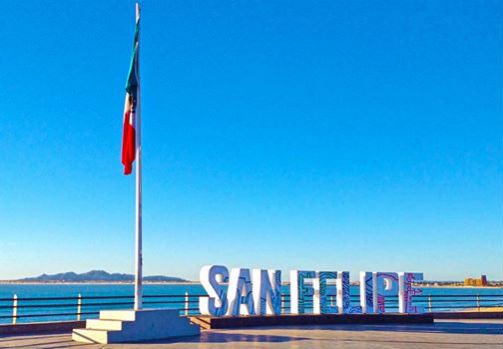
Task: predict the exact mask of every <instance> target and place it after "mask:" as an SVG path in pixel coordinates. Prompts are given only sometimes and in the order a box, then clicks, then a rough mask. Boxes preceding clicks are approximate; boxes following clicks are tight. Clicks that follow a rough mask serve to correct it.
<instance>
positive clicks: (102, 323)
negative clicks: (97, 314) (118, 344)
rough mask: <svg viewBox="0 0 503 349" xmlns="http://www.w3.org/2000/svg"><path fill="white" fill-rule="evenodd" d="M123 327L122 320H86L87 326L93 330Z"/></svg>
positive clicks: (116, 329) (120, 328)
mask: <svg viewBox="0 0 503 349" xmlns="http://www.w3.org/2000/svg"><path fill="white" fill-rule="evenodd" d="M122 327H123V321H122V320H104V319H89V320H86V328H88V329H91V330H111V331H114V330H115V331H120V330H122Z"/></svg>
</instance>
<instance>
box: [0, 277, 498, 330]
mask: <svg viewBox="0 0 503 349" xmlns="http://www.w3.org/2000/svg"><path fill="white" fill-rule="evenodd" d="M417 289H418V290H420V291H421V293H420V294H421V295H425V296H428V295H433V296H435V295H449V296H450V297H446V298H435V297H433V298H432V306H433V307H434V309H432V311H449V310H463V309H467V308H475V307H477V301H476V298H475V295H477V294H478V295H481V296H483V295H499V296H500V297H491V298H488V297H486V298H484V297H481V299H482V301H480V302H479V304H480V305H483V306H484V305H491V306H502V305H503V304H502V303H503V301H502V300H503V290H502V289H501V288H462V287H421V288H417ZM186 292H187V293H188V295H189V296H190V298H189V302H190V303H189V308H190V309H191V310H190V311H189V312H190V313H197V312H198V311H197V309H198V300H197V297H196V296H197V295H204V294H206V293H205V291H204V289H203V287H202V286H201V285H200V284H146V285H144V286H143V294H144V295H145V296H148V295H156V296H178V297H152V298H151V297H145V298H144V308H171V309H181V308H184V307H185V305H184V303H183V302H184V301H185V293H186ZM283 293H285V294H289V290H288V286H283ZM14 294H16V295H17V296H18V298H19V301H18V306H19V308H18V315H39V314H44V315H48V316H34V317H20V318H18V319H17V322H18V323H22V322H38V321H63V320H75V319H76V317H77V316H76V315H59V314H63V313H76V312H77V300H76V299H68V300H65V299H63V300H51V299H48V300H38V299H37V300H24V298H52V297H70V298H76V297H77V296H78V295H79V294H81V295H82V297H83V298H84V299H83V300H82V310H81V311H82V312H83V313H86V312H97V311H99V310H102V309H128V308H129V309H131V308H132V302H133V299H132V298H131V297H130V298H105V299H86V297H96V296H99V297H117V296H132V295H133V294H134V286H133V285H131V284H36V285H33V284H0V299H2V300H0V323H11V322H12V318H11V316H12V304H13V301H12V298H13V295H14ZM351 294H352V295H358V294H359V287H357V286H351ZM462 295H473V296H474V297H470V298H463V297H456V296H462ZM420 300H421V301H420ZM438 300H441V301H440V302H438ZM150 302H155V303H150ZM414 302H415V304H422V305H424V306H425V307H426V310H427V311H428V306H429V304H428V298H427V297H424V298H423V297H421V298H420V297H417V298H415V301H414ZM110 303H120V304H115V305H112V304H110ZM91 304H93V305H91ZM352 304H353V305H358V298H357V297H353V298H352ZM40 305H47V307H42V308H41V307H40ZM285 305H286V306H288V305H289V302H288V301H287V302H286V303H285ZM25 306H27V307H25ZM34 306H36V307H34ZM453 306H456V307H457V309H453V308H452V307H453ZM396 309H397V308H396V301H395V302H391V303H390V304H389V310H390V311H396ZM97 317H98V315H97V314H84V315H82V319H88V318H97Z"/></svg>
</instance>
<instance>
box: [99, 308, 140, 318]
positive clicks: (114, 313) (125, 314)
mask: <svg viewBox="0 0 503 349" xmlns="http://www.w3.org/2000/svg"><path fill="white" fill-rule="evenodd" d="M100 319H101V320H122V321H134V320H136V312H135V311H134V310H101V311H100Z"/></svg>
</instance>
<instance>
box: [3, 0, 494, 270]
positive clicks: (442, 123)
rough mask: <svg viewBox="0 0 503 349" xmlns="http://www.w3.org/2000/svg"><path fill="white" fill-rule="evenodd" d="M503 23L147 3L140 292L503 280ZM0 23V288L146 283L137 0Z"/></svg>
mask: <svg viewBox="0 0 503 349" xmlns="http://www.w3.org/2000/svg"><path fill="white" fill-rule="evenodd" d="M497 10H501V9H497V6H496V1H466V2H458V1H421V2H419V1H398V0H397V1H390V2H387V3H384V4H383V3H381V2H373V1H353V0H351V1H349V0H347V1H316V2H311V1H295V2H294V1H286V0H284V1H283V0H282V1H280V0H275V1H265V0H261V1H245V0H239V1H215V0H210V1H187V0H170V1H144V2H142V32H141V40H142V41H141V77H142V98H143V99H142V105H143V107H142V108H143V109H142V110H143V126H142V129H143V161H144V169H143V171H144V272H145V274H166V275H175V276H181V277H186V278H190V279H195V278H197V275H198V272H199V269H200V267H201V266H202V265H204V264H209V263H219V264H224V265H227V266H229V267H233V266H245V267H263V268H281V269H284V270H288V269H294V268H300V269H319V270H341V269H344V270H350V271H352V272H357V271H360V270H382V271H422V272H424V273H425V278H426V279H461V278H463V277H465V276H478V275H479V274H482V273H486V274H487V275H488V277H489V278H491V279H502V278H503V276H502V273H501V261H502V257H503V254H502V247H503V244H502V243H503V239H502V237H503V235H502V228H503V226H502V213H501V212H502V211H501V209H502V205H501V204H502V201H501V200H502V194H503V182H502V174H503V171H502V169H503V168H502V165H503V161H502V160H503V159H502V149H503V148H502V146H503V137H502V133H501V131H502V126H503V125H502V121H503V120H502V116H501V115H502V113H501V112H502V109H501V106H502V103H501V82H502V80H501V78H502V75H501V59H500V62H499V63H498V59H497V58H498V57H497V55H498V54H499V55H500V56H499V58H501V40H500V41H498V40H497V37H498V36H500V37H501V34H502V33H501V28H498V26H497V20H498V18H497ZM2 13H3V16H2V21H1V23H0V34H1V37H2V54H1V55H0V66H1V67H2V69H1V70H0V81H2V92H1V93H0V105H1V106H2V111H1V114H0V120H1V124H0V125H1V126H0V139H1V140H2V146H1V147H0V159H1V162H0V179H1V183H2V185H1V186H0V198H1V199H0V232H1V239H0V278H15V277H22V276H28V275H37V274H40V273H43V272H48V273H55V272H62V271H68V270H73V271H77V272H84V271H87V270H90V269H106V270H108V271H117V272H130V273H132V272H133V270H134V266H133V251H134V177H133V176H124V175H122V166H121V163H120V150H121V138H122V134H121V133H122V112H123V103H124V94H125V92H124V85H125V80H126V75H127V70H128V65H129V60H130V52H131V46H132V38H133V32H134V2H131V1H119V0H116V1H102V2H100V1H68V2H64V4H63V3H62V2H58V1H52V2H44V3H42V2H39V1H15V2H14V1H11V2H3V3H2ZM499 20H501V18H499Z"/></svg>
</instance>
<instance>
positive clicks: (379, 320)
mask: <svg viewBox="0 0 503 349" xmlns="http://www.w3.org/2000/svg"><path fill="white" fill-rule="evenodd" d="M189 318H190V321H192V322H193V323H195V324H198V325H199V326H201V327H202V328H204V329H216V328H238V327H254V326H285V325H286V326H288V325H326V324H431V323H433V316H432V315H431V314H394V313H393V314H321V315H317V314H302V315H292V314H285V315H265V316H264V315H253V316H222V317H211V316H190V317H189Z"/></svg>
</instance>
